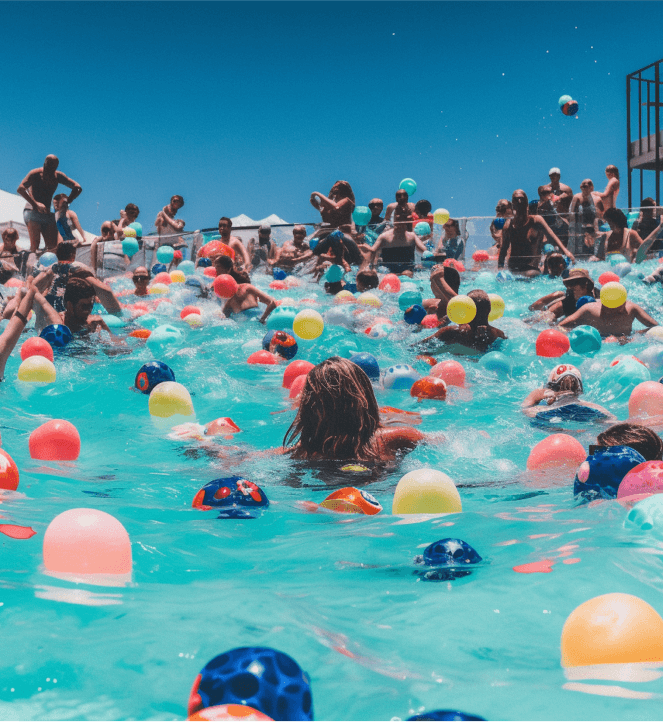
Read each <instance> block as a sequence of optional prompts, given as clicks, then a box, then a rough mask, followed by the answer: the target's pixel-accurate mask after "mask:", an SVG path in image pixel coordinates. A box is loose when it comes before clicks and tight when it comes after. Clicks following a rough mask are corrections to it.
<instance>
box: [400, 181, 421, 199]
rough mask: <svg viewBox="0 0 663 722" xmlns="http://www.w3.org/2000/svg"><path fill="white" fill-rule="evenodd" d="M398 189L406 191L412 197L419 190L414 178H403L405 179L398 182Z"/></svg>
mask: <svg viewBox="0 0 663 722" xmlns="http://www.w3.org/2000/svg"><path fill="white" fill-rule="evenodd" d="M398 190H401V191H405V192H406V193H407V194H408V196H409V197H410V198H411V197H412V196H413V195H414V194H415V193H416V192H417V184H416V183H415V182H414V181H413V180H412V178H403V180H402V181H401V182H400V183H399V184H398Z"/></svg>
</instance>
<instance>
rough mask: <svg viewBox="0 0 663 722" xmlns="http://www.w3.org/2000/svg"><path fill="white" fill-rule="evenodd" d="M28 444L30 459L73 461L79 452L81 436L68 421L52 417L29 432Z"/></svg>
mask: <svg viewBox="0 0 663 722" xmlns="http://www.w3.org/2000/svg"><path fill="white" fill-rule="evenodd" d="M28 446H29V449H30V458H31V459H41V460H42V461H75V460H76V459H78V456H79V454H80V453H81V437H80V435H79V433H78V429H77V428H76V427H75V426H74V425H73V424H72V423H70V422H69V421H65V420H64V419H52V420H51V421H47V422H46V423H45V424H42V425H41V426H38V427H37V428H36V429H35V430H34V431H33V432H32V433H31V434H30V439H29V442H28Z"/></svg>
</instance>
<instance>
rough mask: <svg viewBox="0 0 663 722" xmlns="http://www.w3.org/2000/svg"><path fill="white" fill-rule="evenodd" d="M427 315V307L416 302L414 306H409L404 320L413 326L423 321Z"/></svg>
mask: <svg viewBox="0 0 663 722" xmlns="http://www.w3.org/2000/svg"><path fill="white" fill-rule="evenodd" d="M425 317H426V309H425V308H424V307H423V306H420V305H419V304H415V305H414V306H412V307H410V308H408V310H407V311H406V312H405V313H404V314H403V320H404V321H405V323H409V324H410V325H411V326H413V325H415V324H418V323H421V322H422V321H423V320H424V318H425Z"/></svg>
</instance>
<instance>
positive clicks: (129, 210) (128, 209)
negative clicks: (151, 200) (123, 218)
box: [124, 203, 140, 221]
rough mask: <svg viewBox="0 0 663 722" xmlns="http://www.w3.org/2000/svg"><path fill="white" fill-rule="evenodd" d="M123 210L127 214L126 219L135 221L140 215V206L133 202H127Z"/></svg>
mask: <svg viewBox="0 0 663 722" xmlns="http://www.w3.org/2000/svg"><path fill="white" fill-rule="evenodd" d="M124 212H125V213H126V214H127V219H128V220H131V221H135V220H136V218H138V216H139V215H140V208H139V207H138V206H137V205H136V204H135V203H127V205H126V206H125V207H124Z"/></svg>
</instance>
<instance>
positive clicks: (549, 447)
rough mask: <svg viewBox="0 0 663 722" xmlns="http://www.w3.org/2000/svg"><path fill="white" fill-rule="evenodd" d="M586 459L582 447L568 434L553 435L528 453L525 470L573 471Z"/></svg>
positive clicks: (585, 453)
mask: <svg viewBox="0 0 663 722" xmlns="http://www.w3.org/2000/svg"><path fill="white" fill-rule="evenodd" d="M586 458H587V452H586V451H585V449H584V447H583V445H582V444H581V443H580V442H579V441H578V440H577V439H574V438H573V436H569V435H568V434H553V435H552V436H548V437H547V438H546V439H544V440H543V441H539V443H538V444H537V445H536V446H535V447H534V448H533V449H532V451H531V452H530V455H529V458H528V459H527V468H528V469H530V470H531V471H533V470H535V469H572V470H573V471H575V470H576V469H577V468H578V466H580V464H582V462H583V461H584V460H585V459H586Z"/></svg>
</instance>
